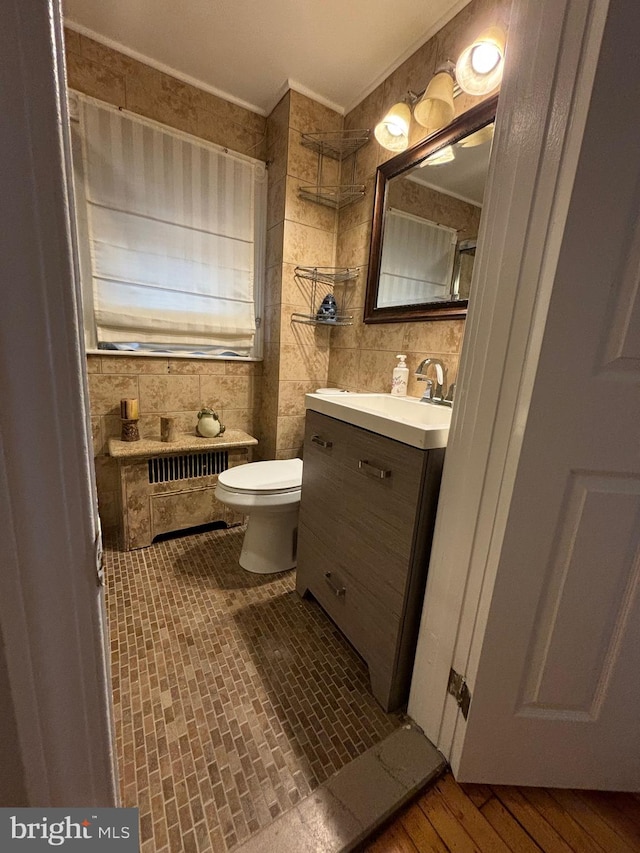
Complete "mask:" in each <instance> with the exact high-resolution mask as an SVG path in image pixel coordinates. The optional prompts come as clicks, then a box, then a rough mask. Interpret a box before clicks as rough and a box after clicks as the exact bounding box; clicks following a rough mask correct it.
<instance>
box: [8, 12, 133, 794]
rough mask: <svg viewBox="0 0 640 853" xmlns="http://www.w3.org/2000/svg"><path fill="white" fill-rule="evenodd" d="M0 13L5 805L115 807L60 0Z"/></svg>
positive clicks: (108, 692) (112, 753) (97, 524)
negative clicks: (10, 773)
mask: <svg viewBox="0 0 640 853" xmlns="http://www.w3.org/2000/svg"><path fill="white" fill-rule="evenodd" d="M3 18H4V20H3V24H4V26H3V27H2V28H1V29H0V52H1V54H2V57H3V62H2V68H1V70H0V78H1V83H0V85H1V88H2V92H3V94H4V95H5V97H4V98H3V132H2V133H1V134H0V158H2V162H3V166H4V168H3V171H2V191H1V192H0V199H2V203H0V222H1V227H0V242H1V243H2V247H1V249H0V271H1V277H2V280H3V282H4V283H5V286H4V288H3V300H2V311H1V312H0V361H1V362H2V365H3V368H2V373H1V374H0V389H1V394H0V396H1V398H2V406H1V407H0V542H2V552H3V553H2V571H1V572H0V675H3V673H4V676H5V677H4V678H2V681H3V682H6V684H7V686H8V690H7V694H8V695H4V696H3V708H4V709H5V710H4V713H5V714H7V716H8V717H10V718H11V719H7V718H3V721H2V735H3V738H0V756H4V755H5V754H6V755H7V756H9V757H10V758H11V760H12V761H13V770H14V773H15V775H17V776H20V778H19V779H16V780H15V781H13V780H11V779H10V778H7V775H5V774H4V768H3V767H0V794H1V795H2V800H3V802H2V803H1V804H2V805H7V806H41V807H46V806H60V807H67V808H68V807H71V806H74V807H76V806H78V807H79V806H85V805H86V806H113V805H116V804H117V788H116V774H115V764H114V750H113V731H112V723H111V713H110V708H111V695H110V689H109V674H108V666H107V657H106V649H105V645H106V631H107V628H106V624H105V616H104V591H103V588H102V586H101V585H100V584H99V576H98V566H99V559H100V549H101V540H100V528H99V520H98V515H97V504H96V490H95V474H94V470H93V465H92V453H91V431H90V418H89V410H88V403H87V401H88V393H87V381H86V359H85V356H84V344H83V339H82V334H81V323H80V314H79V290H78V283H77V278H76V269H77V265H76V261H75V252H74V246H73V237H72V234H73V231H72V228H71V224H70V213H69V211H70V204H71V200H70V193H69V176H70V171H69V168H68V167H69V162H70V156H69V152H70V147H69V139H68V120H67V105H66V83H65V73H64V49H63V34H62V15H61V9H60V5H59V3H58V2H56V0H48V1H47V2H42V0H8V3H6V4H5V6H4V7H3ZM12 724H13V728H14V731H15V740H12V741H11V742H7V739H6V738H7V731H8V730H10V728H9V727H10V726H11V725H12ZM16 768H19V770H17V769H16Z"/></svg>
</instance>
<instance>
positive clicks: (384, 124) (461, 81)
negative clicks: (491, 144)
mask: <svg viewBox="0 0 640 853" xmlns="http://www.w3.org/2000/svg"><path fill="white" fill-rule="evenodd" d="M505 42H506V35H505V32H504V30H503V29H502V28H501V27H490V28H489V29H487V30H484V31H483V32H482V33H480V35H479V36H478V37H477V38H476V39H474V41H473V42H472V43H471V44H470V45H468V47H465V49H464V50H463V51H462V53H461V54H460V57H459V58H458V61H457V63H456V64H455V65H454V63H453V62H451V61H447V62H446V63H444V65H441V66H440V67H439V68H438V69H437V70H436V73H435V74H434V76H433V77H432V78H431V80H430V81H429V84H428V86H427V88H426V89H425V90H424V92H422V93H420V94H416V93H415V92H411V91H410V92H407V94H406V96H405V98H404V100H403V101H400V102H398V103H397V104H394V106H393V107H391V109H390V110H389V112H388V113H387V114H386V116H385V117H384V118H383V119H382V121H381V122H379V123H378V124H377V125H376V128H375V131H374V133H375V137H376V139H377V140H378V142H379V143H380V145H382V146H383V148H387V149H388V150H389V151H405V150H406V149H407V148H408V146H409V127H410V124H411V108H413V117H414V118H415V120H416V121H417V122H418V124H420V125H422V127H424V128H425V129H426V131H427V135H430V134H432V133H435V131H437V130H440V128H442V127H445V126H446V125H447V124H449V122H450V121H451V120H452V119H453V117H454V115H455V107H454V104H453V99H454V98H455V97H457V96H458V95H459V94H460V93H461V92H466V93H467V94H468V95H488V94H489V93H490V92H493V90H494V89H497V88H498V86H499V85H500V81H501V80H502V73H503V71H504V50H505ZM481 141H482V142H484V141H485V140H484V139H483V140H478V143H476V144H480V142H481ZM469 147H471V143H469Z"/></svg>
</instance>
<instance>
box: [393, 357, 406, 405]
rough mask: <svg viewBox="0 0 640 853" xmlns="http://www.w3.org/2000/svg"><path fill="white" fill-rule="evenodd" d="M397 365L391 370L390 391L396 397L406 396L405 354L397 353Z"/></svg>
mask: <svg viewBox="0 0 640 853" xmlns="http://www.w3.org/2000/svg"><path fill="white" fill-rule="evenodd" d="M396 358H397V359H398V365H397V367H395V368H394V370H393V378H392V380H391V393H392V394H394V395H395V396H396V397H406V396H407V382H408V381H409V368H408V367H407V364H406V359H407V357H406V355H397V356H396Z"/></svg>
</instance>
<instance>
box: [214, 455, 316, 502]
mask: <svg viewBox="0 0 640 853" xmlns="http://www.w3.org/2000/svg"><path fill="white" fill-rule="evenodd" d="M218 485H219V486H221V487H222V488H223V489H224V490H225V491H227V492H234V493H236V494H243V495H286V494H291V493H294V492H298V491H300V489H301V487H302V460H301V459H277V460H273V461H270V462H251V463H250V464H248V465H238V466H236V467H235V468H229V469H228V470H227V471H223V472H222V473H221V474H219V475H218Z"/></svg>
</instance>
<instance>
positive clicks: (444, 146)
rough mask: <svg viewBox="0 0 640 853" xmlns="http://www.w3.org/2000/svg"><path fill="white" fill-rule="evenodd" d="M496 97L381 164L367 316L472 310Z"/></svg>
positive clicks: (450, 314)
mask: <svg viewBox="0 0 640 853" xmlns="http://www.w3.org/2000/svg"><path fill="white" fill-rule="evenodd" d="M495 102H496V98H494V99H491V100H490V101H488V102H485V103H483V104H481V105H480V107H476V108H475V109H473V110H470V111H469V112H468V113H466V114H465V115H463V116H461V117H459V118H458V119H456V120H454V121H453V122H452V123H451V125H449V127H447V128H445V129H444V130H442V131H440V132H439V133H437V134H434V135H433V136H431V137H430V138H429V139H428V140H426V141H424V142H422V143H420V144H419V145H418V146H416V147H415V148H414V149H412V150H411V151H406V152H403V153H402V154H400V155H398V156H397V157H394V158H393V159H392V160H389V161H387V163H385V164H384V165H383V166H380V167H379V169H378V174H377V181H376V197H375V202H374V221H373V233H372V241H371V253H370V262H369V278H368V283H367V299H366V302H367V305H366V307H365V317H364V320H365V322H368V323H371V322H374V323H375V322H395V321H398V320H401V321H405V320H420V319H425V318H429V319H438V318H443V319H444V318H447V319H450V318H454V317H463V316H464V315H465V313H466V307H467V301H468V298H469V290H470V285H471V277H472V272H473V260H474V256H475V247H476V241H477V237H478V229H479V224H480V214H481V211H482V201H483V196H484V188H485V183H486V178H487V173H488V168H489V157H490V153H491V141H492V138H493V119H494V117H495Z"/></svg>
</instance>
